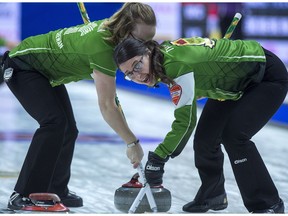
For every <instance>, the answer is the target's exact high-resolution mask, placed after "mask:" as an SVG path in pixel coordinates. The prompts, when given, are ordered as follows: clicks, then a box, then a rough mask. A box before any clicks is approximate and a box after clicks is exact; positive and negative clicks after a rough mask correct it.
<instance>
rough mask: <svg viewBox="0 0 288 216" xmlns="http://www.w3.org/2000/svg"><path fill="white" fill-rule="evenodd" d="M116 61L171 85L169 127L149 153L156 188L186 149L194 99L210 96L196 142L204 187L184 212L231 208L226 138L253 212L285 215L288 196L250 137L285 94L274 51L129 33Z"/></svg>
mask: <svg viewBox="0 0 288 216" xmlns="http://www.w3.org/2000/svg"><path fill="white" fill-rule="evenodd" d="M114 59H115V62H116V64H117V66H118V67H119V69H120V70H121V71H123V73H124V74H125V76H126V77H127V79H130V80H132V81H134V82H136V83H139V84H144V85H147V86H157V83H158V82H162V83H165V84H167V86H168V88H169V90H170V94H171V98H172V101H173V103H174V105H175V112H174V116H175V120H174V121H173V123H172V126H171V128H172V129H171V131H170V132H169V133H168V134H167V135H166V137H165V139H164V140H163V142H162V143H160V144H159V145H158V146H157V148H156V149H155V151H154V152H152V151H150V152H149V155H148V161H147V164H146V166H145V174H146V178H147V181H148V183H149V184H150V185H152V186H156V185H161V184H162V177H163V173H164V165H165V163H166V162H167V161H168V159H169V158H170V157H171V158H174V157H176V156H178V155H179V154H180V153H181V152H182V150H183V149H184V147H185V145H186V143H187V142H188V140H189V138H190V136H191V134H192V131H193V130H194V128H195V125H196V100H197V99H198V98H201V97H207V98H210V99H211V100H212V101H211V102H210V103H209V104H208V106H207V105H206V107H205V108H204V110H203V112H202V114H201V117H200V120H199V122H198V124H197V129H196V134H195V140H194V150H195V164H196V167H197V169H198V172H199V175H200V179H201V181H202V185H201V187H200V189H199V191H198V193H197V195H196V196H195V199H194V200H193V201H192V202H189V203H188V204H186V205H184V206H183V210H184V211H187V212H206V211H208V210H209V209H212V210H222V209H225V208H226V207H227V205H228V202H227V197H226V192H225V189H224V176H223V157H224V156H223V152H222V150H221V146H220V144H221V143H222V144H223V146H224V147H225V150H226V152H227V154H228V156H229V159H230V162H231V166H232V169H233V172H234V175H235V179H236V182H237V184H238V187H239V190H240V193H241V196H242V199H243V202H244V205H245V207H246V208H247V210H248V211H249V212H253V213H284V204H283V201H282V200H281V199H280V197H279V194H278V191H277V189H276V187H275V185H274V183H273V181H272V179H271V177H270V175H269V173H268V171H267V169H266V167H265V164H264V162H263V160H262V158H261V156H260V154H259V153H258V151H257V149H256V146H255V144H254V143H253V142H252V141H251V138H252V137H253V136H254V135H255V134H256V133H257V132H258V131H259V130H260V129H261V128H262V127H263V126H264V125H265V124H266V123H267V122H268V120H269V119H270V118H271V117H272V116H273V114H274V113H275V112H276V111H277V109H278V108H279V106H280V105H281V104H282V102H283V100H284V98H285V96H286V94H287V89H288V74H287V70H286V68H285V65H284V64H283V63H282V61H281V60H280V59H279V58H278V57H277V56H276V55H275V54H273V53H272V52H270V51H268V50H266V49H264V48H262V47H261V46H260V45H259V43H258V42H256V41H248V40H247V41H244V40H235V41H232V40H228V39H219V40H215V39H208V38H200V37H192V38H181V39H178V40H175V41H164V42H163V43H162V44H161V45H159V44H158V43H157V42H156V41H147V42H141V41H138V40H135V39H133V38H128V39H126V40H124V41H123V42H122V43H120V44H119V45H118V46H117V47H116V49H115V52H114ZM274 144H275V143H273V145H274ZM271 157H273V153H271ZM180 184H181V182H180ZM186 196H187V195H186Z"/></svg>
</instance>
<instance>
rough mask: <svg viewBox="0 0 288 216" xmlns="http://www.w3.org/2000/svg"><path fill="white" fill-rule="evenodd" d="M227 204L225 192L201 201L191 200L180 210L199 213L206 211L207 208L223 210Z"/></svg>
mask: <svg viewBox="0 0 288 216" xmlns="http://www.w3.org/2000/svg"><path fill="white" fill-rule="evenodd" d="M227 206H228V201H227V195H226V193H224V194H221V195H219V196H216V197H214V198H210V199H206V200H204V201H203V202H201V203H200V202H197V201H196V200H193V201H192V202H189V203H187V204H186V205H184V206H183V208H182V210H183V211H186V212H192V213H201V212H207V211H208V210H210V209H211V210H214V211H218V210H223V209H226V208H227Z"/></svg>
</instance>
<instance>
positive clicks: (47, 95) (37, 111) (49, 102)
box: [7, 69, 78, 197]
mask: <svg viewBox="0 0 288 216" xmlns="http://www.w3.org/2000/svg"><path fill="white" fill-rule="evenodd" d="M7 85H8V87H9V88H10V90H11V91H12V92H13V94H14V95H15V97H16V98H17V99H18V100H19V102H20V103H21V105H22V106H23V107H24V109H25V110H26V111H27V112H28V113H29V115H30V116H32V117H33V118H34V119H35V120H36V121H37V122H38V123H39V128H38V129H37V130H36V132H35V134H34V136H33V139H32V142H31V144H30V147H29V150H28V153H27V155H26V158H25V161H24V164H23V166H22V169H21V172H20V175H19V178H18V181H17V183H16V186H15V191H16V192H18V193H20V194H23V195H25V196H28V195H29V194H30V193H33V192H51V193H56V194H58V195H59V196H60V197H62V196H65V195H66V194H67V193H68V186H67V185H68V182H69V179H70V166H71V161H72V157H73V152H74V146H75V140H76V138H77V135H78V130H77V127H76V122H75V119H74V114H73V111H72V107H71V103H70V99H69V96H68V94H67V91H66V88H65V86H64V85H60V86H57V87H54V88H53V87H51V85H50V83H49V81H48V79H47V78H45V77H44V76H43V75H41V74H40V73H39V72H37V71H27V70H25V71H23V70H21V69H17V70H16V72H14V74H13V77H12V78H11V80H9V82H8V83H7Z"/></svg>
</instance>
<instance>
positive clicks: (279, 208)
mask: <svg viewBox="0 0 288 216" xmlns="http://www.w3.org/2000/svg"><path fill="white" fill-rule="evenodd" d="M251 213H254V214H284V203H283V201H282V199H280V200H279V202H278V203H276V204H275V205H273V206H271V207H270V208H268V209H262V210H255V211H252V212H251Z"/></svg>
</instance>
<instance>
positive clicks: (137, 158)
mask: <svg viewBox="0 0 288 216" xmlns="http://www.w3.org/2000/svg"><path fill="white" fill-rule="evenodd" d="M126 155H127V157H128V158H129V159H130V162H131V164H133V168H135V169H136V168H137V167H138V165H139V163H140V162H141V160H142V158H143V156H144V153H143V149H142V147H141V145H140V143H137V144H136V145H135V146H133V147H130V148H127V150H126Z"/></svg>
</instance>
